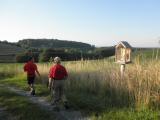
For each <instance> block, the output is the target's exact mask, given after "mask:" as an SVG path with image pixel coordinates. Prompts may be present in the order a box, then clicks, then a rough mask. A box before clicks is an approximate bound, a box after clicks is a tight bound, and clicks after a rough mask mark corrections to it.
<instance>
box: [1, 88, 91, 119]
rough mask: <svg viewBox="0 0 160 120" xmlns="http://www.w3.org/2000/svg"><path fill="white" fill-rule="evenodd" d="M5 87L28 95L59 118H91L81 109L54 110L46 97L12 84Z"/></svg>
mask: <svg viewBox="0 0 160 120" xmlns="http://www.w3.org/2000/svg"><path fill="white" fill-rule="evenodd" d="M5 87H6V88H7V89H9V90H11V91H13V92H15V93H17V94H19V95H21V96H26V97H28V99H29V100H30V101H31V102H32V103H34V104H37V105H39V107H41V108H43V109H45V110H48V111H51V112H53V113H54V114H55V115H56V117H57V119H58V120H89V119H88V118H86V117H83V116H82V114H81V112H79V111H75V110H64V109H60V111H59V112H56V111H53V108H52V106H51V105H50V103H49V102H47V100H46V99H45V98H44V97H37V96H30V95H29V93H27V92H26V91H23V90H20V89H17V88H15V87H11V86H5ZM0 120H1V119H0Z"/></svg>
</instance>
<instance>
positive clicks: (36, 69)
mask: <svg viewBox="0 0 160 120" xmlns="http://www.w3.org/2000/svg"><path fill="white" fill-rule="evenodd" d="M35 71H36V73H37V74H38V76H39V77H40V76H41V75H40V73H39V71H38V68H37V65H36V64H35Z"/></svg>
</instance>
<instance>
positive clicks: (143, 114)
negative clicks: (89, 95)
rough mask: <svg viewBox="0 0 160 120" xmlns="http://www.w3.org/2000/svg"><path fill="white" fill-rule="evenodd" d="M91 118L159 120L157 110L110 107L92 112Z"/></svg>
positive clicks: (96, 119)
mask: <svg viewBox="0 0 160 120" xmlns="http://www.w3.org/2000/svg"><path fill="white" fill-rule="evenodd" d="M91 119H92V120H159V119H160V115H159V112H158V111H152V110H141V111H135V110H134V109H111V110H109V111H106V112H104V113H102V114H101V115H99V114H97V113H96V114H94V115H93V116H92V117H91Z"/></svg>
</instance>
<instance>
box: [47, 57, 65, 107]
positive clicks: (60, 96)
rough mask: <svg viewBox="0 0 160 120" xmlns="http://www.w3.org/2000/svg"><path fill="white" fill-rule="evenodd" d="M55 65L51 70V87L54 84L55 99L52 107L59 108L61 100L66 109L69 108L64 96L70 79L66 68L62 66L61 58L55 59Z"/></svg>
mask: <svg viewBox="0 0 160 120" xmlns="http://www.w3.org/2000/svg"><path fill="white" fill-rule="evenodd" d="M54 62H55V64H54V65H53V66H52V67H51V68H50V71H49V85H50V87H51V83H53V86H52V87H53V93H54V94H53V98H54V99H52V101H51V105H55V107H58V106H57V105H58V103H59V102H60V100H62V101H63V103H64V107H65V108H66V109H67V108H68V102H67V99H66V97H65V95H64V82H65V80H66V79H67V77H68V73H67V71H66V69H65V67H64V66H62V65H61V59H60V58H59V57H55V58H54Z"/></svg>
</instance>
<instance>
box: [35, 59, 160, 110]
mask: <svg viewBox="0 0 160 120" xmlns="http://www.w3.org/2000/svg"><path fill="white" fill-rule="evenodd" d="M63 64H64V66H65V67H66V68H67V70H68V73H69V78H68V80H67V81H66V84H67V86H66V89H67V90H68V91H72V92H73V91H74V92H75V93H77V94H79V93H84V94H88V95H94V96H97V97H100V98H101V99H103V100H102V101H104V105H106V106H107V105H111V106H135V107H136V108H140V107H142V106H143V107H150V106H153V105H154V106H157V107H158V106H159V103H160V61H158V60H146V61H145V60H143V61H142V60H141V59H140V58H139V57H137V58H135V60H134V61H133V63H132V64H128V65H126V70H125V74H124V76H123V78H122V77H121V74H120V65H119V64H116V63H114V62H110V61H108V60H92V61H90V60H86V61H73V62H65V63H63ZM51 65H52V64H39V65H38V67H39V70H40V72H41V74H43V75H44V76H45V77H44V79H45V80H46V79H47V78H46V76H47V74H48V71H49V68H50V66H51Z"/></svg>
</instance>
